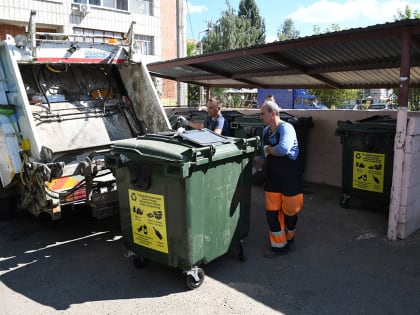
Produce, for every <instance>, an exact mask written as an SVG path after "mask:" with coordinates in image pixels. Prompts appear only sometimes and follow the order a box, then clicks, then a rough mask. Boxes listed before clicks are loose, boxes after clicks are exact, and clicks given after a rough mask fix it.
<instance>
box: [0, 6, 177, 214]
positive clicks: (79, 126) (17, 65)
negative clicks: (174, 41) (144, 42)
mask: <svg viewBox="0 0 420 315" xmlns="http://www.w3.org/2000/svg"><path fill="white" fill-rule="evenodd" d="M35 17H36V13H35V12H34V11H32V12H31V16H30V21H29V25H28V32H27V34H26V36H23V35H17V36H15V37H14V38H13V37H12V36H7V38H6V40H5V41H2V42H1V43H0V178H1V186H0V202H1V203H2V206H1V207H0V217H2V218H6V217H9V216H10V215H12V214H13V213H12V211H16V210H18V211H20V210H27V211H29V212H30V213H31V214H33V215H35V216H39V215H48V216H50V217H51V218H52V219H53V220H56V219H59V218H60V217H61V213H62V208H63V207H64V206H69V207H70V209H71V207H75V206H78V205H88V206H89V207H88V209H91V212H92V216H94V217H97V218H103V217H107V216H111V215H113V214H114V213H117V211H118V199H117V198H118V196H117V192H116V189H117V187H116V181H115V177H114V176H113V175H112V173H111V171H110V170H109V169H107V168H106V166H105V163H104V157H105V154H106V153H107V152H108V150H109V147H110V145H111V144H112V142H113V141H115V140H121V139H127V138H133V137H136V136H138V135H143V134H146V133H154V132H159V131H165V130H169V129H170V123H169V121H168V118H167V116H166V114H165V111H164V108H163V106H162V105H161V103H160V100H159V97H158V94H157V92H156V89H155V87H154V84H153V81H152V79H151V77H150V75H149V72H148V71H147V68H146V66H145V65H144V64H143V63H142V61H141V58H140V55H139V53H137V52H136V49H135V48H136V43H135V42H134V40H133V38H134V35H133V29H134V22H133V23H132V24H131V27H130V29H129V31H128V32H127V36H125V37H126V38H124V39H114V38H105V37H100V38H99V37H93V36H90V37H89V36H81V35H64V34H56V33H53V34H46V33H37V32H36V24H35ZM12 209H13V210H12Z"/></svg>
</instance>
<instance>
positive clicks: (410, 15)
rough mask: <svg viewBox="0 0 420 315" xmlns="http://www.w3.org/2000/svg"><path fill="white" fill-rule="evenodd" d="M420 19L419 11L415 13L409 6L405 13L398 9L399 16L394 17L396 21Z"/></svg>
mask: <svg viewBox="0 0 420 315" xmlns="http://www.w3.org/2000/svg"><path fill="white" fill-rule="evenodd" d="M419 18H420V12H418V11H417V10H415V11H413V10H412V9H411V7H410V6H409V5H406V6H405V10H404V12H402V11H401V10H400V9H398V10H397V15H396V16H394V20H395V21H401V20H409V19H419Z"/></svg>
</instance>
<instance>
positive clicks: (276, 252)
mask: <svg viewBox="0 0 420 315" xmlns="http://www.w3.org/2000/svg"><path fill="white" fill-rule="evenodd" d="M287 253H288V249H287V247H283V248H275V249H271V250H268V251H266V252H265V253H264V257H265V258H274V257H277V256H284V255H287Z"/></svg>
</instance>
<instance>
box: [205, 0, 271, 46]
mask: <svg viewBox="0 0 420 315" xmlns="http://www.w3.org/2000/svg"><path fill="white" fill-rule="evenodd" d="M226 5H227V9H226V10H225V11H222V13H221V17H220V18H219V19H218V20H217V21H216V22H215V23H213V22H208V23H207V26H208V32H207V35H206V36H204V38H203V40H202V43H203V52H204V53H215V52H219V51H225V50H231V49H236V48H244V47H249V46H252V45H256V44H262V43H264V42H265V22H264V19H262V18H261V17H260V15H259V11H258V7H257V5H256V3H255V1H254V0H241V2H240V3H239V12H238V14H236V11H235V9H234V8H232V6H231V5H230V3H229V1H228V0H226Z"/></svg>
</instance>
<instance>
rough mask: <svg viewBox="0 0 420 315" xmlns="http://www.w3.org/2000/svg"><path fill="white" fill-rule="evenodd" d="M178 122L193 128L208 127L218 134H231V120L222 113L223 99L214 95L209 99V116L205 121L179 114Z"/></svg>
mask: <svg viewBox="0 0 420 315" xmlns="http://www.w3.org/2000/svg"><path fill="white" fill-rule="evenodd" d="M178 123H179V124H180V125H181V126H182V127H186V126H188V127H190V128H193V129H203V128H207V129H209V130H211V131H214V132H215V133H217V134H220V135H223V136H229V129H230V128H229V122H228V120H227V119H225V117H223V115H222V101H221V100H220V98H219V97H217V96H213V97H212V98H210V99H209V100H208V101H207V117H206V118H205V120H204V122H193V121H189V120H188V119H187V118H185V117H184V116H178Z"/></svg>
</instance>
